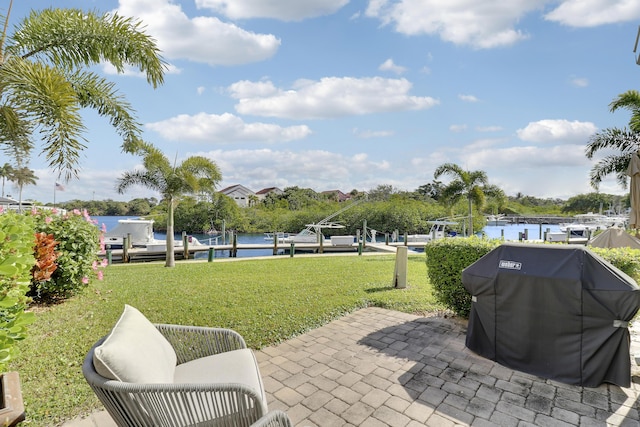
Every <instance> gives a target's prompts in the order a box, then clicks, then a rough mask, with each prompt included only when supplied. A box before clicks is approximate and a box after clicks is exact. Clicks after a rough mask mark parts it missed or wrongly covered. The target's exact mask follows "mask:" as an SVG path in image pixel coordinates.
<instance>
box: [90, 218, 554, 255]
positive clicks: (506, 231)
mask: <svg viewBox="0 0 640 427" xmlns="http://www.w3.org/2000/svg"><path fill="white" fill-rule="evenodd" d="M127 218H132V217H130V216H95V217H92V219H94V220H96V221H98V226H100V227H102V224H104V225H105V227H106V229H107V231H109V230H111V229H113V228H114V227H115V226H116V225H118V220H120V219H127ZM559 230H560V229H559V227H558V225H555V224H542V225H539V224H508V225H503V226H485V227H484V228H483V229H482V232H483V233H484V235H485V236H486V237H487V238H490V239H500V238H502V237H504V239H505V240H518V238H519V237H520V233H524V232H525V231H526V233H527V235H528V238H529V240H536V239H538V240H542V238H543V237H544V233H545V232H546V231H551V232H557V231H559ZM154 234H155V237H156V239H160V240H164V239H165V238H166V234H164V233H158V232H156V233H154ZM193 236H194V237H196V238H197V239H198V240H199V241H200V242H202V243H203V244H206V245H209V244H211V245H215V244H223V241H222V238H218V240H217V241H216V240H213V239H212V238H211V236H208V235H206V234H194V235H193ZM176 238H177V239H180V238H181V237H180V235H176ZM384 239H385V237H384V235H380V234H379V235H378V236H377V240H378V241H380V242H384ZM226 243H229V242H228V241H227V242H226ZM238 243H272V242H269V241H267V240H265V239H264V234H262V233H256V234H248V233H243V234H238ZM203 255H204V256H206V254H205V253H203ZM270 255H273V251H272V250H271V249H247V250H238V257H256V256H270ZM215 256H216V258H223V257H228V256H229V252H228V251H216V255H215Z"/></svg>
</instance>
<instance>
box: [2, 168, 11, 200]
mask: <svg viewBox="0 0 640 427" xmlns="http://www.w3.org/2000/svg"><path fill="white" fill-rule="evenodd" d="M13 172H14V168H13V166H11V165H10V164H9V163H5V164H4V165H3V166H0V177H2V197H4V182H5V180H9V181H11V177H12V176H13Z"/></svg>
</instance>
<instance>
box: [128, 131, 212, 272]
mask: <svg viewBox="0 0 640 427" xmlns="http://www.w3.org/2000/svg"><path fill="white" fill-rule="evenodd" d="M139 152H140V153H141V154H143V156H144V157H143V166H144V168H143V169H140V170H135V171H132V172H125V173H124V174H123V175H122V177H121V178H119V179H118V181H117V184H116V190H117V191H118V193H120V194H122V193H124V191H125V190H126V189H127V188H129V187H131V186H132V185H138V184H139V185H142V186H145V187H147V188H149V189H151V190H155V191H158V192H159V193H160V194H161V195H162V198H163V199H164V201H165V202H166V204H167V246H166V250H167V255H166V261H165V266H166V267H174V266H175V256H174V253H173V241H174V237H173V233H174V230H173V213H174V209H175V206H176V204H177V203H178V201H179V199H180V197H181V196H183V195H186V194H196V193H199V192H213V191H214V190H215V187H216V185H217V183H218V182H219V181H220V180H221V179H222V176H221V175H220V171H219V169H218V166H217V165H216V164H215V163H214V162H212V161H211V160H209V159H207V158H206V157H202V156H193V157H189V158H187V159H185V160H184V161H183V162H182V163H180V164H179V165H176V164H175V162H174V165H172V164H171V162H170V161H169V159H168V158H167V157H166V156H165V155H164V154H162V152H161V151H160V150H158V149H157V148H156V147H154V146H153V145H151V144H148V143H142V145H141V148H140V150H139Z"/></svg>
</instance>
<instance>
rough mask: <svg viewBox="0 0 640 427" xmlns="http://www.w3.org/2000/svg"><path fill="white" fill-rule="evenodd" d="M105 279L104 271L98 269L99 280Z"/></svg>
mask: <svg viewBox="0 0 640 427" xmlns="http://www.w3.org/2000/svg"><path fill="white" fill-rule="evenodd" d="M102 279H104V273H103V272H102V270H100V271H98V280H102Z"/></svg>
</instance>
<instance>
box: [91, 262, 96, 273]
mask: <svg viewBox="0 0 640 427" xmlns="http://www.w3.org/2000/svg"><path fill="white" fill-rule="evenodd" d="M91 268H92V269H93V271H96V270H97V269H98V261H93V263H91Z"/></svg>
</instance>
